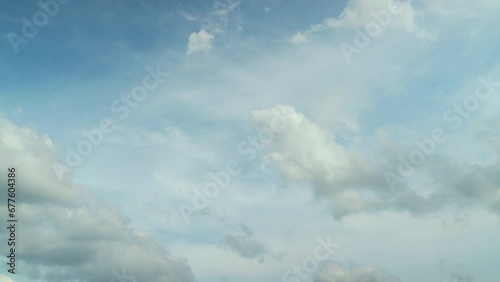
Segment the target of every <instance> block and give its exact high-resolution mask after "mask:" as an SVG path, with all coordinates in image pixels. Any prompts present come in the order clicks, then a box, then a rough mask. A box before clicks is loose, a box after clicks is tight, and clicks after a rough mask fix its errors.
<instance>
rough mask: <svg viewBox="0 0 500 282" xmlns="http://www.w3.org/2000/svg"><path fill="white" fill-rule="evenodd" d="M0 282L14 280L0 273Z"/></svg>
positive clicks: (11, 281)
mask: <svg viewBox="0 0 500 282" xmlns="http://www.w3.org/2000/svg"><path fill="white" fill-rule="evenodd" d="M0 282H14V280H12V279H11V278H10V277H8V276H5V275H2V274H0Z"/></svg>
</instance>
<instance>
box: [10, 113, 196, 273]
mask: <svg viewBox="0 0 500 282" xmlns="http://www.w3.org/2000/svg"><path fill="white" fill-rule="evenodd" d="M0 155H2V156H3V157H5V158H6V159H8V160H9V162H8V163H7V164H6V165H12V166H15V167H16V168H17V170H18V173H17V175H18V176H17V177H18V182H19V183H20V185H21V183H22V186H19V189H22V193H18V197H19V199H18V200H20V201H22V202H23V203H24V205H23V208H22V209H19V210H18V211H17V213H18V214H17V215H18V217H19V218H22V220H23V222H24V226H25V227H24V228H25V229H23V230H24V232H21V233H19V234H18V239H19V241H22V242H23V244H21V245H20V246H19V248H18V250H17V251H18V255H19V257H22V258H23V261H24V263H25V264H24V265H25V268H26V273H31V278H32V279H42V280H44V281H68V280H72V279H77V280H78V281H84V280H88V279H89V277H93V278H94V279H96V280H99V281H109V280H110V279H111V278H113V276H114V275H115V273H113V271H115V272H116V273H118V274H121V273H122V269H124V270H125V273H126V275H128V276H130V277H134V278H135V279H138V280H146V281H157V282H160V281H169V280H170V279H172V277H177V278H176V279H177V280H179V281H186V282H187V281H194V276H193V274H192V272H191V269H190V267H189V266H188V265H187V263H186V262H185V261H184V260H183V259H182V258H177V257H174V256H171V255H170V254H169V253H168V252H167V251H166V250H165V249H164V248H163V247H162V246H161V245H160V244H159V243H158V242H156V241H155V239H154V238H152V237H151V236H150V235H147V234H146V233H144V232H140V231H137V230H135V229H134V228H132V227H131V226H130V221H129V219H128V218H127V217H126V216H125V215H124V214H123V212H122V211H121V209H119V208H117V207H110V206H108V205H106V204H105V203H102V202H100V201H98V200H97V199H95V198H94V197H93V196H92V195H91V194H89V193H88V192H86V191H85V190H83V189H82V188H79V187H77V186H76V185H75V184H74V183H72V182H71V181H70V180H65V181H64V182H59V181H58V179H57V177H56V175H55V173H54V172H53V171H52V169H51V164H52V162H53V161H54V160H55V153H54V151H53V148H52V142H51V140H50V139H49V138H48V137H47V136H43V137H41V136H40V135H39V134H37V133H36V132H35V131H33V130H31V129H29V128H20V127H18V126H16V125H14V124H13V123H11V122H9V121H8V120H3V119H1V120H0ZM5 177H6V174H1V175H0V181H1V182H3V183H6V182H7V180H6V179H5ZM4 205H5V202H2V203H0V206H4ZM4 208H5V206H4ZM5 216H6V214H5V213H2V214H1V215H0V219H1V220H2V221H5V220H6V219H5ZM35 234H36V236H35ZM3 240H5V238H4V239H3ZM3 240H2V241H3ZM1 243H2V245H3V244H4V243H5V242H1ZM0 279H2V278H0ZM2 281H9V280H2Z"/></svg>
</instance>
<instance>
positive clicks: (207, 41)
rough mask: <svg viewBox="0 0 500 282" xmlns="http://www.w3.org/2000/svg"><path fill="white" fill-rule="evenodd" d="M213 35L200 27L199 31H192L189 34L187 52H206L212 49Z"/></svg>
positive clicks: (189, 53)
mask: <svg viewBox="0 0 500 282" xmlns="http://www.w3.org/2000/svg"><path fill="white" fill-rule="evenodd" d="M214 38H215V36H214V35H213V34H211V33H210V32H208V31H206V30H204V29H201V30H200V31H199V32H193V33H191V35H189V41H188V47H187V54H188V55H191V54H193V53H197V52H205V53H208V52H209V51H210V50H212V41H213V40H214Z"/></svg>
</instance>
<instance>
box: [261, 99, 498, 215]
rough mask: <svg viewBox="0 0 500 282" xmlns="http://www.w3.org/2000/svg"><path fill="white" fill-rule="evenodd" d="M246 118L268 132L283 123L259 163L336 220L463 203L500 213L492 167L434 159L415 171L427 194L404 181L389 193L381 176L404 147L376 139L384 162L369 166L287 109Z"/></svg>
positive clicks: (494, 166) (494, 167)
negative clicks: (304, 190) (302, 187)
mask: <svg viewBox="0 0 500 282" xmlns="http://www.w3.org/2000/svg"><path fill="white" fill-rule="evenodd" d="M252 114H253V119H254V122H255V123H256V124H257V125H258V126H262V127H272V123H273V117H274V115H277V116H278V118H279V119H281V120H286V124H287V126H286V127H285V128H284V129H283V130H282V131H280V132H277V133H276V134H275V136H274V139H273V144H272V145H269V146H268V147H267V148H266V149H265V150H263V151H262V155H261V159H262V161H263V162H265V163H268V164H272V165H274V166H275V167H277V168H278V169H279V171H280V172H281V173H282V175H283V176H284V177H285V178H286V179H288V180H290V181H298V182H302V183H305V184H307V185H308V186H310V187H311V188H312V189H313V191H314V193H315V195H316V196H317V197H318V198H319V199H322V200H326V202H327V203H328V204H329V205H330V208H331V212H332V215H333V216H334V217H336V218H339V219H340V218H342V217H344V216H347V215H351V214H356V213H364V212H369V213H373V212H380V211H384V210H402V211H407V212H410V213H412V214H428V213H432V212H436V211H438V210H440V209H442V208H443V207H445V206H449V205H464V204H465V205H468V206H473V205H480V206H482V207H484V208H487V209H489V210H490V211H492V212H495V213H497V214H500V193H499V192H498V187H497V185H496V184H495V183H498V181H499V180H500V179H499V177H498V176H497V174H495V173H494V171H497V170H498V169H499V168H498V164H496V163H495V164H491V165H487V166H479V165H472V166H471V165H465V164H461V163H459V162H458V163H457V162H456V161H453V160H452V159H451V158H448V157H446V156H438V155H436V156H432V158H431V157H430V158H429V159H428V160H426V163H425V164H424V165H423V166H421V167H419V168H418V169H419V171H421V173H423V175H425V177H428V178H430V181H431V182H432V183H433V185H434V188H435V189H434V190H433V191H430V192H429V193H421V191H420V190H419V189H418V187H416V188H414V187H412V186H411V185H410V184H409V183H407V182H401V183H399V184H398V186H397V187H393V188H392V189H391V188H390V186H389V183H388V182H387V180H386V178H385V172H386V171H388V170H394V169H395V168H396V169H397V168H398V166H399V165H400V160H399V159H398V156H400V155H401V153H404V152H406V151H408V150H409V149H408V148H407V147H406V146H405V145H404V144H396V143H394V144H393V143H390V142H389V143H390V144H389V143H387V142H388V141H387V140H386V141H383V140H379V142H381V143H380V144H379V145H380V146H381V148H385V149H384V150H383V152H382V153H381V155H380V156H379V157H380V158H383V159H385V161H383V162H378V163H375V162H373V161H371V160H370V159H368V158H367V157H366V156H364V155H363V154H360V153H358V152H357V151H356V150H355V149H354V148H352V147H346V146H347V144H339V143H338V142H336V136H335V135H334V134H332V133H331V132H328V131H325V130H323V129H322V128H320V127H319V126H318V125H316V124H314V123H312V122H311V121H309V120H308V119H307V118H306V117H305V116H304V114H302V113H300V112H297V111H296V110H295V108H294V107H292V106H287V105H277V106H275V107H273V108H268V109H264V110H257V111H253V113H252ZM384 142H385V143H384ZM410 151H411V150H410Z"/></svg>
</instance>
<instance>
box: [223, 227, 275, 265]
mask: <svg viewBox="0 0 500 282" xmlns="http://www.w3.org/2000/svg"><path fill="white" fill-rule="evenodd" d="M241 233H243V235H240V234H229V235H226V237H225V238H224V244H225V245H227V246H229V247H230V248H231V249H232V250H233V251H235V252H237V253H238V254H240V255H241V256H242V257H244V258H249V259H253V258H259V259H260V261H262V260H263V255H264V254H265V253H267V248H266V247H265V246H264V244H262V243H261V242H259V241H258V240H256V239H254V238H253V231H252V229H251V228H250V227H248V226H247V225H245V224H242V225H241Z"/></svg>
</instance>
